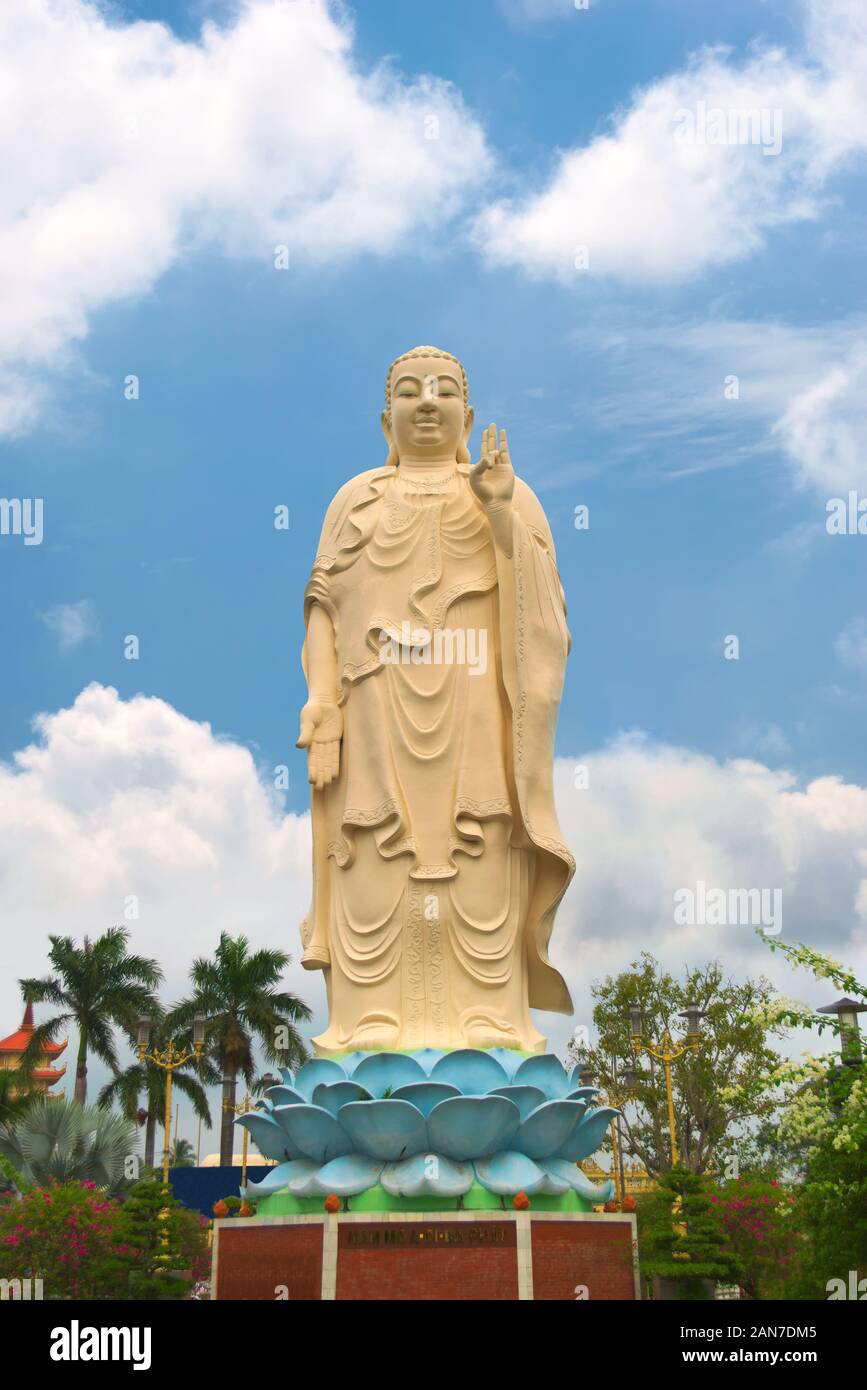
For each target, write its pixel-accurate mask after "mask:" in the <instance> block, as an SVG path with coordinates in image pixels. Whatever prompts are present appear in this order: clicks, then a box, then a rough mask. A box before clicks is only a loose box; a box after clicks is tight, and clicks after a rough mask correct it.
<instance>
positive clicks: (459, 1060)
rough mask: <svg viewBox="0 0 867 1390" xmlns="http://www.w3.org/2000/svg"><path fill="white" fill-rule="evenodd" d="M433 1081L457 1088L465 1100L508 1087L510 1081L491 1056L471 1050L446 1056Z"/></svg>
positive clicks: (450, 1053)
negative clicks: (501, 1087)
mask: <svg viewBox="0 0 867 1390" xmlns="http://www.w3.org/2000/svg"><path fill="white" fill-rule="evenodd" d="M431 1081H446V1082H448V1083H449V1085H451V1086H457V1088H458V1090H459V1091H460V1093H461V1095H463V1096H485V1095H487V1094H488V1092H489V1091H493V1089H494V1087H495V1086H505V1085H507V1084H508V1081H509V1078H508V1076H507V1075H506V1072H505V1070H504V1069H503V1067H502V1066H501V1065H500V1063H499V1062H498V1061H497V1059H496V1057H492V1056H491V1054H490V1053H489V1052H479V1051H478V1050H476V1049H473V1048H470V1047H464V1048H460V1049H459V1050H458V1051H457V1052H447V1053H446V1055H445V1057H441V1058H440V1060H439V1061H438V1062H437V1064H436V1066H435V1067H434V1069H433V1071H432V1072H431Z"/></svg>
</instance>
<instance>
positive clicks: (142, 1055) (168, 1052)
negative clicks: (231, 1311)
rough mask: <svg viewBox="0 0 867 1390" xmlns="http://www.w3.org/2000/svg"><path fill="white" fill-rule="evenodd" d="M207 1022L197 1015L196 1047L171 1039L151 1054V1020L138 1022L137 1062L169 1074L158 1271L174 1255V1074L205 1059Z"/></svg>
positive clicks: (194, 1035) (145, 1019)
mask: <svg viewBox="0 0 867 1390" xmlns="http://www.w3.org/2000/svg"><path fill="white" fill-rule="evenodd" d="M206 1024H207V1019H206V1018H205V1016H204V1014H196V1016H195V1018H194V1019H193V1047H192V1051H191V1050H190V1049H189V1048H186V1049H184V1048H179V1047H175V1044H174V1040H173V1039H171V1038H170V1039H169V1041H168V1043H167V1044H166V1046H165V1047H164V1048H158V1047H154V1048H153V1050H152V1051H151V1052H148V1043H149V1042H150V1034H151V1019H150V1018H146V1017H142V1018H140V1019H139V1021H138V1034H137V1042H138V1059H139V1061H140V1062H151V1063H152V1064H153V1066H155V1067H159V1069H160V1071H164V1072H165V1074H166V1113H165V1117H164V1118H165V1145H164V1147H163V1206H162V1207H161V1209H160V1213H159V1217H158V1220H159V1222H160V1253H159V1254H158V1255H157V1256H156V1259H155V1267H156V1271H157V1272H159V1271H163V1272H164V1271H166V1270H167V1269H168V1266H169V1263H170V1260H171V1255H170V1253H169V1226H168V1223H169V1221H170V1219H171V1208H170V1207H169V1203H168V1198H169V1197H170V1196H171V1187H170V1186H169V1165H170V1163H171V1148H170V1141H171V1132H172V1072H174V1071H177V1069H178V1067H183V1066H185V1065H186V1063H187V1062H190V1061H192V1060H193V1059H194V1058H195V1061H196V1065H197V1066H198V1065H199V1063H200V1062H201V1060H202V1050H203V1048H204V1046H205V1027H206Z"/></svg>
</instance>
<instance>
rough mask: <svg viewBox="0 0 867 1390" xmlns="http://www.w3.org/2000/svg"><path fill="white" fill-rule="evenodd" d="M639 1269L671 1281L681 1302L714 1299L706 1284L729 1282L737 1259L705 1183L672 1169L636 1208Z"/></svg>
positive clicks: (683, 1170)
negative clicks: (654, 1190)
mask: <svg viewBox="0 0 867 1390" xmlns="http://www.w3.org/2000/svg"><path fill="white" fill-rule="evenodd" d="M638 1213H639V1216H638V1249H639V1265H640V1269H641V1273H642V1275H644V1276H645V1277H650V1278H654V1277H658V1278H660V1279H666V1280H674V1281H675V1283H676V1286H677V1296H678V1297H679V1298H682V1299H708V1298H713V1296H714V1295H713V1291H712V1289H711V1288H709V1287H708V1285H709V1284H711V1285H712V1284H714V1283H717V1282H720V1283H733V1282H737V1281H738V1280H739V1277H740V1267H741V1265H740V1259H739V1258H738V1256H737V1255H736V1254H735V1253H734V1251H733V1250H732V1249H731V1248H730V1247H729V1245H728V1242H727V1238H726V1232H725V1230H724V1228H723V1224H722V1218H721V1212H720V1210H719V1208H718V1207H717V1206H715V1205H714V1203H713V1202H712V1201H711V1191H710V1185H709V1180H708V1179H707V1178H705V1177H702V1176H701V1175H700V1174H698V1173H692V1172H690V1171H689V1170H688V1169H686V1168H681V1167H677V1168H671V1169H669V1171H668V1172H667V1173H664V1174H663V1176H662V1177H661V1178H660V1180H659V1186H658V1188H657V1190H656V1192H651V1193H648V1194H647V1195H646V1196H643V1197H642V1198H641V1199H640V1201H639V1203H638Z"/></svg>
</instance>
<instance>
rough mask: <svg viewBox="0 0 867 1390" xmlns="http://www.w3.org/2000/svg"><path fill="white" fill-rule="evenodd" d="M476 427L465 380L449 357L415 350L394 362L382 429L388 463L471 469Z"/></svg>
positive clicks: (388, 379) (387, 382)
mask: <svg viewBox="0 0 867 1390" xmlns="http://www.w3.org/2000/svg"><path fill="white" fill-rule="evenodd" d="M472 427H473V412H472V409H471V407H470V401H469V388H468V386H467V374H466V372H465V371H464V369H463V367H462V366H461V364H460V362H459V361H458V359H457V358H456V357H454V356H452V354H451V353H450V352H443V351H442V350H441V349H440V348H435V347H416V348H412V349H411V350H410V351H409V352H404V353H403V354H402V355H401V356H400V357H397V358H395V360H394V361H393V362H392V364H391V366H390V367H389V369H388V376H387V377H386V379H385V410H384V411H383V412H382V429H383V433H384V434H385V437H386V440H387V441H388V462H389V463H390V464H394V465H397V464H399V463H401V462H404V463H408V464H419V465H422V466H423V465H424V464H431V463H435V462H436V463H439V462H443V461H445V460H448V459H456V460H457V462H458V463H469V461H470V455H469V451H468V449H467V440H468V438H469V435H470V430H471V429H472Z"/></svg>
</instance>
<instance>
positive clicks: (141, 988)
mask: <svg viewBox="0 0 867 1390" xmlns="http://www.w3.org/2000/svg"><path fill="white" fill-rule="evenodd" d="M48 940H49V941H50V943H51V949H50V950H49V952H48V958H49V960H50V962H51V964H52V966H53V967H54V970H55V972H56V973H55V974H53V975H47V976H46V977H45V978H44V979H42V980H36V979H30V980H21V981H20V985H21V989H22V992H23V994H24V998H25V1000H26V1001H27V1002H28V1003H32V1004H53V1005H54V1007H55V1008H56V1009H59V1010H60V1012H59V1013H57V1014H55V1015H54V1017H53V1018H50V1019H48V1020H47V1022H45V1023H40V1024H39V1026H38V1027H37V1028H36V1029H35V1030H34V1032H33V1035H32V1037H31V1039H30V1042H29V1044H28V1047H27V1051H26V1052H25V1054H24V1058H23V1061H24V1064H25V1066H28V1065H32V1063H33V1060H34V1059H35V1058H38V1057H39V1055H40V1052H41V1050H42V1047H43V1044H44V1043H46V1042H54V1041H55V1039H56V1037H57V1034H58V1033H59V1032H60V1031H61V1030H62V1029H63V1028H66V1027H68V1026H69V1024H74V1025H75V1027H76V1028H77V1030H78V1058H77V1062H76V1068H75V1090H74V1098H75V1100H77V1101H78V1103H79V1104H80V1105H84V1104H85V1102H86V1100H87V1059H88V1056H89V1054H90V1053H91V1052H93V1053H94V1054H95V1056H97V1057H99V1059H100V1060H101V1061H103V1062H105V1063H106V1065H107V1066H108V1067H110V1068H111V1070H112V1071H113V1072H115V1073H116V1072H117V1071H118V1070H119V1067H118V1060H117V1054H116V1052H115V1046H114V1037H113V1033H112V1027H113V1026H114V1025H117V1026H119V1027H121V1028H123V1029H124V1030H125V1031H126V1032H127V1033H134V1032H135V1020H136V1018H137V1017H138V1016H139V1015H141V1014H146V1013H151V1012H153V1011H154V1010H155V1009H156V1008H157V1005H156V1000H155V997H154V990H155V989H156V987H157V985H158V984H159V982H160V981H161V979H162V971H161V970H160V969H159V966H158V965H157V963H156V961H154V960H148V959H147V958H146V957H145V956H136V955H130V953H129V952H128V951H127V942H128V940H129V933H128V932H127V931H125V930H124V928H123V927H110V928H109V929H108V931H106V932H104V933H103V935H102V936H98V937H97V938H96V940H95V941H91V940H90V938H89V937H85V938H84V941H83V944H82V945H81V946H77V945H76V943H75V941H74V940H73V938H72V937H71V936H49V938H48Z"/></svg>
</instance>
